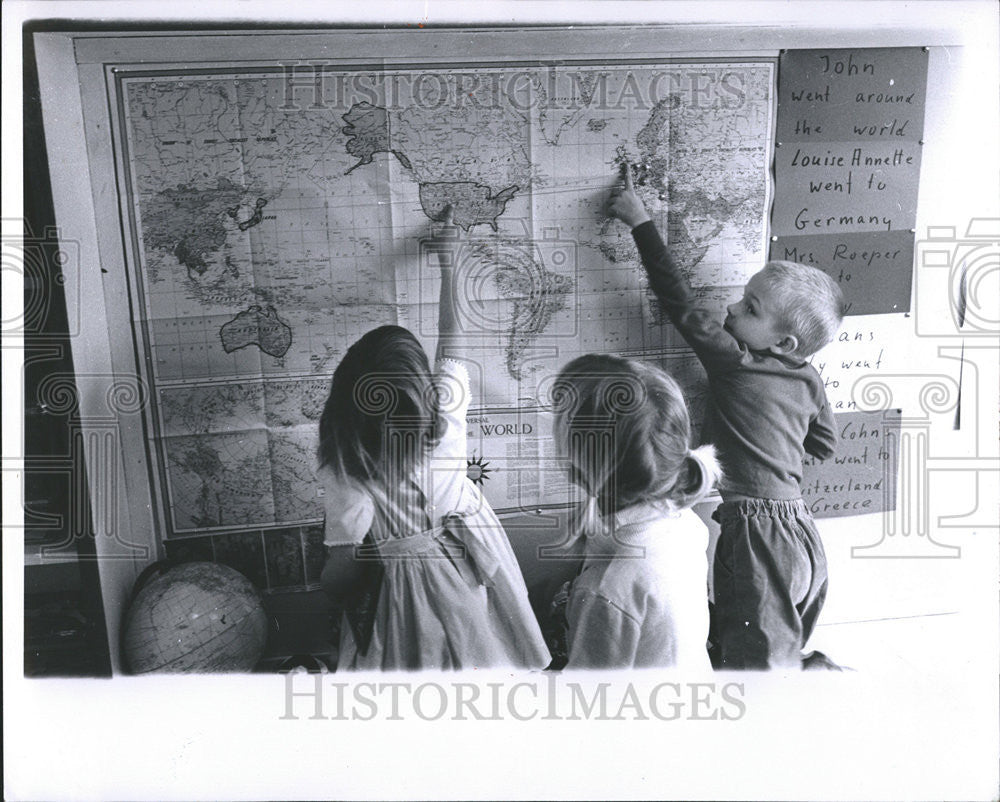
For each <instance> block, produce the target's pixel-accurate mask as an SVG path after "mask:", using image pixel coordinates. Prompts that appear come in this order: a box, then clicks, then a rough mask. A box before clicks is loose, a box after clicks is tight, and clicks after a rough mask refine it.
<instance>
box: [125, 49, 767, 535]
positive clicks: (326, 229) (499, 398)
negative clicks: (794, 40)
mask: <svg viewBox="0 0 1000 802" xmlns="http://www.w3.org/2000/svg"><path fill="white" fill-rule="evenodd" d="M773 71H774V65H773V63H771V62H768V61H760V62H752V61H750V62H745V63H744V62H741V63H722V62H705V63H669V64H627V65H626V64H620V65H614V64H602V65H586V66H573V65H563V66H560V67H558V68H556V67H538V68H524V67H516V68H515V67H511V68H504V69H501V68H496V69H493V68H478V67H477V68H475V69H471V68H467V69H464V70H462V69H454V70H427V69H420V70H418V69H411V70H382V71H377V72H376V71H373V72H346V71H340V72H338V71H333V70H327V71H325V72H322V73H321V72H319V71H315V72H310V71H305V72H300V71H296V70H290V69H289V68H282V67H280V66H275V67H271V68H260V69H259V70H256V71H253V72H241V71H237V70H236V69H233V70H229V71H221V70H220V71H215V72H210V73H201V72H181V73H178V72H176V71H174V72H170V73H169V74H163V75H148V74H146V75H143V76H142V77H129V78H127V79H124V80H123V81H122V82H121V86H122V87H123V90H122V93H123V94H122V98H121V110H122V111H121V122H122V128H123V133H124V145H125V147H124V151H125V160H124V164H125V170H126V173H127V175H126V184H127V189H128V194H127V197H128V198H129V204H130V209H129V212H130V214H131V216H132V223H133V234H134V237H133V239H134V242H135V264H134V270H135V280H134V282H133V284H134V287H135V293H136V297H137V300H138V303H137V304H136V305H135V306H136V312H135V314H136V316H137V318H138V322H140V323H141V324H142V325H141V331H142V332H143V337H142V340H143V342H142V344H141V345H142V348H143V349H144V350H145V354H146V360H145V363H146V365H147V366H148V368H147V370H148V372H149V375H148V376H147V377H146V378H147V380H148V382H149V384H150V385H151V387H152V388H153V394H152V395H153V411H152V427H151V429H152V435H151V442H152V447H153V449H154V452H155V455H156V464H157V465H158V467H159V470H158V474H159V477H160V478H159V481H158V487H159V489H160V497H161V501H162V504H163V513H164V519H165V520H166V522H167V526H168V530H169V531H168V535H169V534H184V533H194V532H201V531H214V530H218V529H227V528H257V529H259V528H263V527H271V526H284V525H293V524H303V523H308V522H315V521H317V520H319V519H320V518H321V517H322V499H321V498H320V497H319V495H318V492H319V490H318V486H317V483H316V481H315V447H316V430H317V424H318V419H319V415H320V412H321V410H322V406H323V402H324V400H325V397H326V392H327V389H328V384H329V380H330V376H331V375H332V373H333V370H334V368H335V367H336V365H337V363H338V361H339V359H340V357H341V356H342V355H343V353H344V352H345V350H346V349H347V347H348V346H349V345H350V344H351V343H352V342H353V341H354V340H356V339H357V338H358V337H359V336H360V335H361V334H363V333H364V332H365V331H367V330H368V329H370V328H373V327H375V326H378V325H381V324H385V323H395V324H399V325H402V326H406V327H408V328H410V329H411V330H412V331H413V332H414V333H415V334H417V335H418V337H420V338H421V340H422V342H424V344H425V346H426V348H427V350H428V353H430V354H433V351H434V346H435V335H436V325H437V296H438V291H439V290H438V287H439V285H438V280H439V278H438V270H437V267H436V263H435V262H433V261H432V260H431V259H429V258H428V256H427V255H426V254H425V253H424V250H423V244H424V242H425V241H426V239H427V238H428V237H429V236H430V235H431V233H432V230H433V227H434V226H435V225H436V223H435V221H437V220H438V219H439V218H440V216H441V213H442V212H443V210H444V209H445V208H446V207H447V206H449V205H450V206H452V208H453V209H454V214H455V222H456V224H457V225H458V226H459V229H460V231H461V247H460V251H459V257H458V258H459V262H458V265H457V274H456V280H457V282H458V289H459V296H460V297H459V309H458V316H459V323H460V325H461V326H462V328H463V331H464V333H465V335H466V342H467V344H468V355H469V358H470V360H471V362H472V365H473V370H472V374H473V376H472V378H473V393H474V398H473V404H472V410H471V411H470V415H469V424H468V431H469V470H470V477H471V478H473V479H474V480H475V481H476V482H477V483H479V484H480V485H481V486H482V487H483V490H484V492H485V494H486V496H487V498H488V499H489V500H490V501H491V502H492V503H493V505H494V507H495V508H496V509H497V510H500V511H504V510H527V509H536V508H540V507H544V506H555V505H559V504H561V503H565V502H566V498H567V496H566V493H567V488H566V486H565V479H564V477H563V474H562V471H561V470H559V469H558V466H557V465H556V463H555V462H554V461H553V460H552V459H551V458H550V457H551V455H550V453H549V449H550V446H551V444H550V440H551V438H550V437H549V432H550V428H549V427H550V424H549V422H548V420H547V418H546V411H545V410H546V408H547V405H548V403H549V399H548V392H549V388H550V385H551V381H552V379H553V378H554V376H555V374H556V372H557V371H558V369H559V367H560V366H561V365H562V364H564V363H565V362H566V361H567V360H569V359H571V358H573V357H575V356H577V355H579V354H582V353H587V352H591V351H596V352H606V353H616V354H621V355H626V356H633V357H637V358H642V359H647V360H651V361H655V362H657V363H658V364H661V365H662V366H663V367H665V368H666V369H667V370H669V371H670V372H671V373H672V374H673V375H674V376H675V377H676V378H677V379H678V380H679V381H680V382H681V384H682V386H683V387H684V388H685V390H686V391H687V393H688V396H689V398H690V401H691V405H692V408H693V417H694V418H695V419H697V418H698V412H697V409H698V408H699V406H700V405H701V403H702V394H703V389H702V386H701V380H702V375H701V373H700V369H699V368H698V366H697V364H696V362H695V360H694V359H693V358H692V355H691V352H690V351H689V350H687V349H686V348H685V347H684V345H683V342H682V341H681V340H680V339H679V337H678V335H677V333H676V332H675V331H674V330H673V329H672V328H671V327H670V326H669V325H667V324H665V321H664V319H663V316H662V314H661V313H660V310H659V309H658V308H657V305H656V302H655V300H654V299H652V298H651V297H650V296H649V294H648V292H647V290H646V285H645V281H644V278H643V272H642V268H641V265H640V264H639V262H638V258H637V255H636V252H635V248H634V246H633V243H632V239H631V235H630V233H629V232H628V231H627V229H626V228H625V227H624V226H623V225H622V224H621V223H618V222H616V221H612V220H609V219H608V218H607V216H606V212H605V202H606V200H607V195H608V191H609V190H610V188H611V187H612V185H613V184H614V183H615V181H616V180H617V178H618V177H619V176H620V171H621V168H622V165H623V164H624V163H625V162H628V163H630V164H632V165H634V167H633V169H634V171H635V173H634V174H635V176H636V179H637V181H638V189H639V191H640V193H641V194H642V195H643V197H644V200H645V201H646V204H647V207H648V208H649V209H650V210H651V213H652V214H653V216H654V219H655V221H656V222H657V224H658V225H659V226H660V228H661V230H662V231H663V232H665V235H666V237H667V238H668V240H669V242H670V245H671V247H672V248H673V249H674V252H675V253H676V254H677V256H678V258H679V261H680V263H681V265H682V266H683V267H684V268H685V269H687V270H688V271H689V272H690V276H691V278H692V282H693V283H694V284H695V285H696V286H697V287H698V289H699V292H700V293H702V294H703V295H704V298H705V300H706V302H707V303H708V304H710V305H712V306H716V307H718V308H719V309H720V310H721V307H722V305H724V304H726V303H729V302H731V300H732V298H733V297H734V296H735V295H737V294H738V292H739V289H740V287H741V286H742V284H743V283H744V282H745V280H746V277H747V276H748V275H749V274H750V273H752V272H754V271H755V270H756V269H758V268H759V267H760V265H761V264H762V262H763V261H764V254H765V252H766V249H765V236H766V214H767V209H768V202H769V200H768V199H769V179H768V165H769V164H770V153H769V147H770V146H769V142H770V139H771V128H772V106H773V103H772V89H773V81H774V75H773Z"/></svg>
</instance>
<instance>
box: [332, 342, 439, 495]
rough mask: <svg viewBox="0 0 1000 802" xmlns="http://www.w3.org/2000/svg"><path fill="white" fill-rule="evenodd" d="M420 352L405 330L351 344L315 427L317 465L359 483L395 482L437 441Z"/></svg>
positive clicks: (432, 392) (433, 399) (433, 391)
mask: <svg viewBox="0 0 1000 802" xmlns="http://www.w3.org/2000/svg"><path fill="white" fill-rule="evenodd" d="M441 426H442V423H441V418H440V415H439V412H438V393H437V388H436V386H435V383H434V378H433V375H432V374H431V369H430V365H429V364H428V361H427V354H425V353H424V349H423V347H422V346H421V345H420V343H419V342H418V341H417V338H416V337H414V336H413V335H412V334H411V333H410V332H409V331H407V330H406V329H404V328H401V327H400V326H381V327H379V328H377V329H373V330H372V331H369V332H368V333H367V334H365V335H364V336H363V337H362V338H361V339H360V340H358V341H357V342H356V343H354V345H352V346H351V347H350V348H349V349H348V350H347V353H346V354H345V355H344V358H343V359H342V360H341V361H340V364H339V365H338V366H337V369H336V371H334V374H333V380H332V381H331V382H330V394H329V396H328V397H327V399H326V404H325V406H324V407H323V414H322V416H321V417H320V421H319V448H318V456H319V464H320V467H328V468H330V469H331V470H333V471H334V473H336V474H338V475H339V476H342V477H351V478H353V479H359V480H362V481H379V482H383V483H384V482H386V481H389V482H391V481H393V480H394V479H396V480H398V479H401V478H402V477H403V476H405V475H406V473H408V472H409V471H410V470H411V469H412V468H413V467H414V466H415V465H416V463H417V462H418V461H419V460H420V459H422V458H423V457H424V456H426V454H427V452H428V451H430V450H431V449H432V448H433V447H434V446H435V445H436V444H437V442H438V441H439V440H440V437H441V431H440V429H441Z"/></svg>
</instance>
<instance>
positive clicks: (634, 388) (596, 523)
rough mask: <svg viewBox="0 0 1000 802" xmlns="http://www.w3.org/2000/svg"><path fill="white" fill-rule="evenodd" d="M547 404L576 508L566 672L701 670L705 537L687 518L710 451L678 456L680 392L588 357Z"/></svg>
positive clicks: (608, 360)
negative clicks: (576, 555)
mask: <svg viewBox="0 0 1000 802" xmlns="http://www.w3.org/2000/svg"><path fill="white" fill-rule="evenodd" d="M553 401H554V412H555V424H554V435H555V440H556V446H557V448H558V449H559V453H560V456H561V458H562V459H563V460H564V461H565V463H566V465H567V469H568V471H569V474H570V480H571V481H572V482H573V483H574V484H575V485H577V486H578V487H579V488H580V489H581V490H582V491H583V492H584V493H585V494H586V496H587V501H586V502H584V504H583V505H582V507H581V509H580V510H579V511H578V514H577V515H576V526H577V531H578V533H579V537H580V538H581V539H582V548H583V553H584V560H583V567H582V569H581V571H580V574H579V575H578V576H577V577H576V579H575V580H573V583H572V584H571V586H570V589H569V599H568V604H567V608H566V621H567V626H568V632H567V643H566V649H567V657H568V663H567V668H632V667H635V668H642V667H654V666H658V667H676V668H685V669H690V670H697V671H700V670H704V671H708V670H711V665H710V662H709V658H708V652H707V648H706V642H707V639H708V591H707V576H708V561H707V556H706V551H707V548H708V530H707V528H706V527H705V525H704V524H703V523H702V522H701V520H700V519H699V518H698V516H696V515H695V514H694V512H692V511H691V509H690V507H691V506H692V505H693V504H694V503H695V502H697V501H698V500H699V499H701V498H702V497H704V496H705V495H707V494H708V492H709V491H710V490H711V488H712V486H713V485H714V484H715V483H716V482H717V481H718V479H719V476H720V470H719V466H718V463H717V462H716V461H715V456H714V453H713V451H712V448H711V447H710V446H703V447H701V448H697V449H694V450H691V448H690V440H691V426H690V421H689V418H688V412H687V408H686V406H685V404H684V397H683V395H682V394H681V391H680V388H679V387H678V386H677V383H676V382H675V381H674V380H673V379H671V378H670V377H669V376H668V375H667V374H666V373H664V372H663V371H661V370H659V369H657V368H655V367H652V366H650V365H647V364H644V363H641V362H635V361H632V360H627V359H621V358H619V357H614V356H603V355H597V354H589V355H586V356H582V357H579V358H577V359H575V360H573V361H572V362H570V363H569V364H568V365H566V366H565V367H564V368H563V370H562V371H561V372H560V374H559V377H558V379H557V380H556V383H555V386H554V390H553Z"/></svg>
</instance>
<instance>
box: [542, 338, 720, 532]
mask: <svg viewBox="0 0 1000 802" xmlns="http://www.w3.org/2000/svg"><path fill="white" fill-rule="evenodd" d="M553 403H554V407H555V409H554V411H555V426H554V434H555V439H556V447H557V449H558V450H559V452H560V455H561V456H562V457H563V458H565V459H566V460H567V461H568V464H569V472H570V479H571V481H573V483H574V484H576V485H578V486H579V487H581V488H582V489H583V490H584V491H585V492H586V493H587V495H589V496H592V497H596V499H597V502H598V506H599V508H600V512H601V513H602V514H605V515H607V514H608V513H612V512H616V511H618V510H621V509H624V508H626V507H630V506H632V505H633V504H638V503H641V502H656V501H666V502H670V504H671V505H673V506H674V507H675V508H684V507H688V506H690V505H691V504H693V503H694V502H695V501H697V500H698V498H700V497H701V496H703V495H705V493H707V492H708V490H709V489H710V488H711V486H712V485H713V484H714V483H715V481H717V480H718V478H719V468H718V464H717V463H716V462H715V459H714V456H712V453H711V449H698V450H696V451H695V452H692V451H691V450H690V440H691V424H690V419H689V417H688V411H687V407H686V406H685V404H684V396H683V395H682V394H681V390H680V387H678V386H677V382H675V381H674V380H673V379H672V378H670V376H668V375H667V374H666V373H664V372H663V371H662V370H659V369H658V368H655V367H653V366H652V365H648V364H645V363H642V362H636V361H632V360H628V359H622V358H620V357H615V356H606V355H600V354H587V355H585V356H581V357H578V358H577V359H574V360H573V361H572V362H570V363H569V364H567V365H566V366H565V367H564V368H563V369H562V371H561V372H560V373H559V377H558V378H557V379H556V382H555V385H554V387H553Z"/></svg>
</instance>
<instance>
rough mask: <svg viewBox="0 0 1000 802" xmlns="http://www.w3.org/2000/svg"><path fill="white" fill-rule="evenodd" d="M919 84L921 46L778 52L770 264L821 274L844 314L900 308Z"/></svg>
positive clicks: (923, 77) (904, 297)
mask: <svg viewBox="0 0 1000 802" xmlns="http://www.w3.org/2000/svg"><path fill="white" fill-rule="evenodd" d="M926 84H927V53H926V51H925V50H924V49H923V48H876V49H859V50H789V51H786V52H785V53H784V54H782V56H781V59H780V62H779V74H778V119H777V129H776V130H777V134H776V142H775V156H774V172H775V197H774V208H773V210H772V217H771V231H772V243H771V258H772V259H791V260H792V261H801V262H806V263H808V264H814V265H815V266H816V267H819V268H820V269H822V270H824V271H825V272H827V273H828V274H829V275H831V276H832V277H833V278H835V279H836V280H837V282H838V283H839V284H840V287H841V289H842V291H843V292H844V296H845V299H846V301H847V303H848V314H855V315H861V314H873V313H880V312H907V311H909V308H910V288H911V284H912V273H913V226H914V224H915V220H916V211H917V190H918V186H919V179H920V157H921V149H922V146H923V139H922V137H923V128H924V100H925V93H926Z"/></svg>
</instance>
